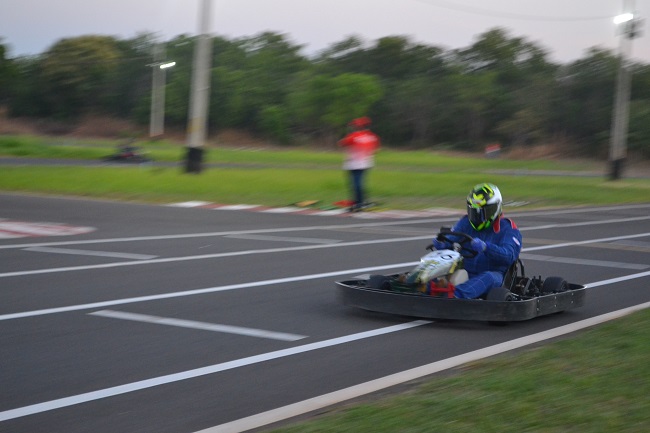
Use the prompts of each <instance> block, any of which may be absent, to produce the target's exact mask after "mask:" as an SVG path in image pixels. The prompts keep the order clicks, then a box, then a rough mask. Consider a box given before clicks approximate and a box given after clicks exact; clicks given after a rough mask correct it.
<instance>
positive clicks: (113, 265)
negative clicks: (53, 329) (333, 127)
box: [0, 217, 650, 278]
mask: <svg viewBox="0 0 650 433" xmlns="http://www.w3.org/2000/svg"><path fill="white" fill-rule="evenodd" d="M648 218H650V217H648ZM647 236H650V233H640V234H635V235H627V236H615V237H610V238H601V239H590V240H586V241H575V242H565V243H561V244H552V245H543V246H539V247H531V248H524V249H522V252H526V251H539V250H548V249H553V248H563V247H569V246H578V245H587V244H593V243H600V242H610V241H614V240H621V239H633V238H640V237H647ZM425 239H426V240H431V236H411V237H407V238H392V239H375V240H370V241H355V242H340V243H337V244H326V245H322V244H320V245H306V246H301V247H285V248H267V249H259V250H246V251H233V252H229V253H214V254H202V255H197V256H183V257H167V258H160V259H151V260H140V261H135V262H114V263H103V264H98V265H84V266H68V267H63V268H46V269H33V270H29V271H13V272H4V273H0V278H6V277H19V276H25V275H37V274H49V273H56V272H71V271H85V270H90V269H106V268H116V267H122V266H138V265H145V264H159V263H172V262H183V261H190V260H204V259H217V258H224V257H235V256H245V255H253V254H272V253H280V252H289V251H305V250H313V249H318V248H339V247H349V246H357V245H376V244H385V243H397V242H410V241H414V240H425ZM411 263H412V264H413V263H417V262H411ZM412 264H411V265H412Z"/></svg>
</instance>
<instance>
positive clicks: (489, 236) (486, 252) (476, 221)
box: [433, 183, 521, 298]
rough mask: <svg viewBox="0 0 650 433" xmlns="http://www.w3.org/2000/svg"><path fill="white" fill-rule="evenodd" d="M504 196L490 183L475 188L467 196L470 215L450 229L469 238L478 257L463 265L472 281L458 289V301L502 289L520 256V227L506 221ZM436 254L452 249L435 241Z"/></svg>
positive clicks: (466, 261) (446, 243) (466, 260)
mask: <svg viewBox="0 0 650 433" xmlns="http://www.w3.org/2000/svg"><path fill="white" fill-rule="evenodd" d="M502 202H503V199H502V198H501V192H500V191H499V188H497V187H496V186H495V185H493V184H491V183H481V184H478V185H476V186H475V187H474V188H473V189H472V190H471V191H470V193H469V195H468V196H467V215H465V216H463V217H462V218H461V219H460V220H459V221H458V222H457V223H456V224H455V225H454V227H453V228H452V229H451V231H452V234H451V235H450V236H449V237H450V238H451V240H454V239H453V232H461V233H465V234H468V235H470V236H471V237H472V238H473V240H472V249H473V250H475V251H476V252H477V253H478V254H477V255H476V257H472V258H466V259H465V260H464V262H463V265H464V267H465V270H466V271H467V273H468V275H469V280H467V281H466V282H464V283H462V284H459V285H458V286H456V289H455V291H454V296H455V297H456V298H478V297H479V296H481V295H483V294H484V293H487V292H488V291H489V290H490V289H492V288H494V287H501V285H502V284H503V279H504V277H505V274H506V272H508V268H510V265H512V264H513V263H514V262H515V260H517V258H518V257H519V253H520V252H521V233H520V232H519V229H518V228H517V225H516V224H515V223H514V222H513V221H511V220H510V219H508V218H504V217H503V212H502ZM433 247H434V248H435V249H437V250H443V249H448V248H450V247H451V245H449V243H448V242H443V241H439V240H438V239H434V240H433Z"/></svg>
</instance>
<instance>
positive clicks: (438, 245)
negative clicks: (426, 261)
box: [432, 238, 447, 250]
mask: <svg viewBox="0 0 650 433" xmlns="http://www.w3.org/2000/svg"><path fill="white" fill-rule="evenodd" d="M432 245H433V248H435V249H436V250H446V249H447V244H446V243H445V242H443V241H439V240H438V239H436V238H434V239H433V244H432Z"/></svg>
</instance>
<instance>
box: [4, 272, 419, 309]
mask: <svg viewBox="0 0 650 433" xmlns="http://www.w3.org/2000/svg"><path fill="white" fill-rule="evenodd" d="M414 263H416V262H413V263H394V264H391V265H384V266H373V267H369V268H359V269H348V270H344V271H334V272H325V273H321V274H312V275H301V276H297V277H288V278H278V279H274V280H265V281H253V282H248V283H240V284H231V285H227V286H217V287H208V288H204V289H194V290H186V291H182V292H172V293H161V294H158V295H150V296H139V297H135V298H123V299H115V300H112V301H101V302H93V303H90V304H79V305H69V306H66V307H55V308H46V309H43V310H35V311H24V312H21V313H9V314H3V315H0V321H3V320H13V319H22V318H26V317H35V316H43V315H46V314H57V313H67V312H70V311H79V310H90V309H95V308H106V307H112V306H115V305H124V304H133V303H137V302H149V301H158V300H161V299H170V298H181V297H184V296H194V295H204V294H208V293H216V292H224V291H228V290H238V289H248V288H253V287H262V286H270V285H273V284H286V283H294V282H297V281H307V280H316V279H319V278H331V277H339V276H341V275H354V274H357V273H360V272H372V271H382V270H387V269H400V268H402V269H403V268H405V267H407V266H413V264H414Z"/></svg>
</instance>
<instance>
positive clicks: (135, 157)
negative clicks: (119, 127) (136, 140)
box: [102, 145, 151, 164]
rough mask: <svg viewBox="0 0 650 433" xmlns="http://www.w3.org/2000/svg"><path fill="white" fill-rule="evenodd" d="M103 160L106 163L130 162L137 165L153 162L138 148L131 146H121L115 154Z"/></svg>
mask: <svg viewBox="0 0 650 433" xmlns="http://www.w3.org/2000/svg"><path fill="white" fill-rule="evenodd" d="M102 159H103V160H104V161H105V162H130V163H136V164H142V163H145V162H151V159H149V158H147V157H146V156H144V155H143V154H142V153H141V152H140V150H139V149H138V148H137V147H135V146H131V145H124V146H120V147H119V148H118V149H117V150H116V152H115V153H114V154H112V155H108V156H105V157H104V158H102Z"/></svg>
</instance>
